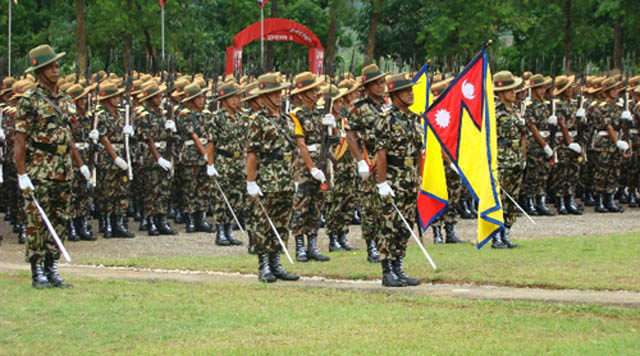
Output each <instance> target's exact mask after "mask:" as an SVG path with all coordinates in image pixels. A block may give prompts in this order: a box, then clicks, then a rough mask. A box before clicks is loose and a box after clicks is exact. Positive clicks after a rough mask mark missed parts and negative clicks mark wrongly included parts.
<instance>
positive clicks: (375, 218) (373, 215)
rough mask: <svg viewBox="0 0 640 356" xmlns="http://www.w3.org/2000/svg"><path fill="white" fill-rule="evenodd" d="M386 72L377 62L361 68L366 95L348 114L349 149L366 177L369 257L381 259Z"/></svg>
mask: <svg viewBox="0 0 640 356" xmlns="http://www.w3.org/2000/svg"><path fill="white" fill-rule="evenodd" d="M384 76H385V73H382V72H381V71H380V69H379V68H378V66H377V65H375V64H370V65H368V66H366V67H364V68H363V69H362V85H363V88H364V91H365V95H366V96H365V97H363V98H362V99H360V100H358V101H356V102H355V103H354V106H353V108H352V109H351V111H350V112H349V116H348V117H347V125H346V126H345V129H346V130H347V143H348V144H349V151H351V154H352V155H353V157H354V158H355V159H356V161H357V167H358V175H359V176H360V178H362V179H363V182H362V184H361V185H360V187H361V189H362V201H361V202H362V237H363V238H364V240H365V241H366V243H367V260H368V261H369V262H371V263H377V262H379V261H380V256H379V253H378V248H377V241H378V234H379V229H380V226H381V225H382V222H381V216H380V211H381V210H380V209H381V201H380V197H379V196H378V194H377V193H376V189H375V188H376V187H375V182H376V180H375V165H376V159H375V157H373V156H370V155H373V154H374V152H375V142H376V133H375V122H376V120H377V118H378V117H379V116H380V115H382V114H383V113H384V111H385V110H386V109H385V102H384V97H383V95H384V91H385V81H384Z"/></svg>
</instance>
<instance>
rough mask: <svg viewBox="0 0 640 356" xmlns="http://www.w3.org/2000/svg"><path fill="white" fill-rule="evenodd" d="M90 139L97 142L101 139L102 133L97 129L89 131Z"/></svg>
mask: <svg viewBox="0 0 640 356" xmlns="http://www.w3.org/2000/svg"><path fill="white" fill-rule="evenodd" d="M89 138H90V139H92V140H97V139H99V138H100V132H99V131H98V130H96V129H93V130H91V131H89Z"/></svg>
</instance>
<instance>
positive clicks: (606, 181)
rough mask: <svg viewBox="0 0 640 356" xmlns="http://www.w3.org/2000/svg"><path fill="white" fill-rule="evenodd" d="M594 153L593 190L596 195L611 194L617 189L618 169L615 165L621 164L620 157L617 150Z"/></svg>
mask: <svg viewBox="0 0 640 356" xmlns="http://www.w3.org/2000/svg"><path fill="white" fill-rule="evenodd" d="M595 153H596V154H595V157H594V158H595V162H594V163H595V165H594V172H593V189H594V191H595V193H597V194H612V193H614V192H615V191H616V189H617V188H618V177H619V170H620V167H619V166H618V167H616V164H617V163H619V162H621V158H622V155H621V154H620V152H618V151H617V150H615V151H596V152H595Z"/></svg>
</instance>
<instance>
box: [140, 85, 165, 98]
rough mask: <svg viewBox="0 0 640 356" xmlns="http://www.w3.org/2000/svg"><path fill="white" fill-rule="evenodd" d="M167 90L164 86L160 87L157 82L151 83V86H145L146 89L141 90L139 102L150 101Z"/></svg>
mask: <svg viewBox="0 0 640 356" xmlns="http://www.w3.org/2000/svg"><path fill="white" fill-rule="evenodd" d="M166 90H167V87H166V86H164V85H160V86H158V84H157V83H156V82H155V81H153V80H152V81H150V82H149V85H145V86H144V88H142V89H141V90H140V95H139V96H138V98H139V99H138V100H139V101H145V100H147V99H150V98H152V97H154V96H156V95H158V94H162V93H164V92H165V91H166Z"/></svg>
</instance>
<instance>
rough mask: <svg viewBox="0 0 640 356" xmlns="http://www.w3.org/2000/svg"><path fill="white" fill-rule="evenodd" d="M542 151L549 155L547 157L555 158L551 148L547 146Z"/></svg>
mask: <svg viewBox="0 0 640 356" xmlns="http://www.w3.org/2000/svg"><path fill="white" fill-rule="evenodd" d="M542 149H543V150H544V153H545V154H546V155H547V157H551V156H553V149H551V146H549V145H545V146H544V147H543V148H542Z"/></svg>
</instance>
